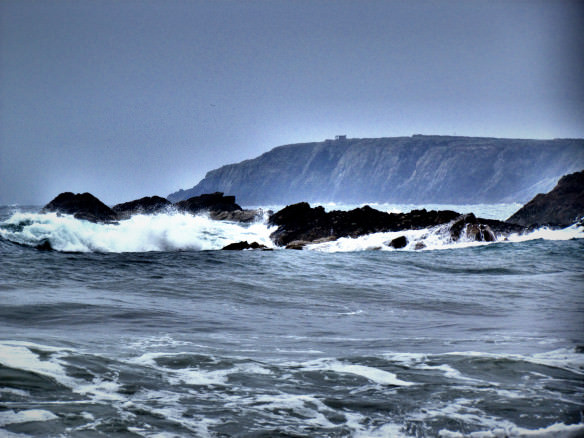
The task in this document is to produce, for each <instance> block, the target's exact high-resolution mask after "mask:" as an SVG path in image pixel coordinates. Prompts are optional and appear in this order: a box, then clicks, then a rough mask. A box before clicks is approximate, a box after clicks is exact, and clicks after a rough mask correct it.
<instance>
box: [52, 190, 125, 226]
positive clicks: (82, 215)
mask: <svg viewBox="0 0 584 438" xmlns="http://www.w3.org/2000/svg"><path fill="white" fill-rule="evenodd" d="M41 212H43V213H45V212H57V213H63V214H71V215H73V216H74V217H75V218H77V219H85V220H88V221H90V222H115V221H117V220H118V216H117V214H116V212H115V211H113V210H112V209H111V208H109V207H108V206H107V205H105V204H104V203H103V202H101V201H100V200H99V199H97V198H96V197H95V196H93V195H92V194H91V193H83V194H79V193H77V194H74V193H71V192H65V193H61V194H60V195H58V196H57V197H56V198H55V199H53V200H52V201H51V202H49V203H48V204H47V205H45V206H44V207H43V209H42V210H41Z"/></svg>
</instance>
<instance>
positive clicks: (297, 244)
mask: <svg viewBox="0 0 584 438" xmlns="http://www.w3.org/2000/svg"><path fill="white" fill-rule="evenodd" d="M311 243H312V242H308V241H307V240H293V241H292V242H290V243H289V244H287V245H286V249H304V247H305V246H306V245H310V244H311Z"/></svg>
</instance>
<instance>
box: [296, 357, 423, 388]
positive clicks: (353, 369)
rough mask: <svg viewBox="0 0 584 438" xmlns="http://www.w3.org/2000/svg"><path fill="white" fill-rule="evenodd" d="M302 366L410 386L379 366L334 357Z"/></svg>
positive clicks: (389, 383) (384, 383)
mask: <svg viewBox="0 0 584 438" xmlns="http://www.w3.org/2000/svg"><path fill="white" fill-rule="evenodd" d="M302 368H303V369H306V370H310V371H333V372H335V373H339V374H353V375H357V376H361V377H364V378H366V379H367V380H370V381H371V382H374V383H377V384H379V385H392V386H411V385H414V383H412V382H407V381H405V380H401V379H398V377H397V376H396V375H395V374H393V373H390V372H389V371H384V370H380V369H379V368H373V367H368V366H365V365H355V364H348V363H345V362H340V361H338V360H336V359H317V360H314V361H310V362H306V363H304V364H302Z"/></svg>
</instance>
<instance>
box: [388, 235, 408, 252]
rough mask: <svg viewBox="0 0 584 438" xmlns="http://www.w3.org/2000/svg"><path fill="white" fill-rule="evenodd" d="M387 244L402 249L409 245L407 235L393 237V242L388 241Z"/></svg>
mask: <svg viewBox="0 0 584 438" xmlns="http://www.w3.org/2000/svg"><path fill="white" fill-rule="evenodd" d="M385 244H386V245H387V246H390V247H392V248H394V249H401V248H405V247H406V246H407V245H408V239H407V238H406V236H399V237H396V238H395V239H393V240H392V241H391V242H386V243H385Z"/></svg>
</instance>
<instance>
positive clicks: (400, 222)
mask: <svg viewBox="0 0 584 438" xmlns="http://www.w3.org/2000/svg"><path fill="white" fill-rule="evenodd" d="M458 216H459V213H456V212H454V211H448V210H444V211H426V210H414V211H412V212H410V213H385V212H381V211H378V210H375V209H373V208H371V207H369V206H367V205H366V206H364V207H361V208H356V209H354V210H351V211H331V212H328V213H327V212H325V210H324V208H322V207H315V208H311V207H310V205H309V204H307V203H306V202H301V203H298V204H294V205H289V206H287V207H285V208H283V209H282V210H280V211H278V212H276V213H274V214H273V215H271V216H270V218H269V221H268V223H269V224H270V225H276V226H278V228H277V229H276V231H274V232H273V233H272V234H271V236H270V237H271V239H272V240H273V241H274V243H276V245H279V246H286V245H287V244H289V243H290V242H293V241H295V240H301V241H307V242H315V241H316V240H318V239H323V238H328V239H336V238H339V237H358V236H363V235H365V234H371V233H377V232H386V231H401V230H410V229H421V228H427V227H430V226H434V225H440V224H443V223H448V222H450V221H452V220H453V219H455V218H457V217H458Z"/></svg>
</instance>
